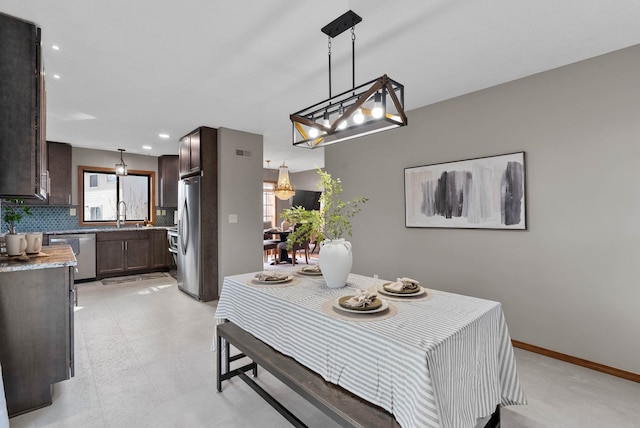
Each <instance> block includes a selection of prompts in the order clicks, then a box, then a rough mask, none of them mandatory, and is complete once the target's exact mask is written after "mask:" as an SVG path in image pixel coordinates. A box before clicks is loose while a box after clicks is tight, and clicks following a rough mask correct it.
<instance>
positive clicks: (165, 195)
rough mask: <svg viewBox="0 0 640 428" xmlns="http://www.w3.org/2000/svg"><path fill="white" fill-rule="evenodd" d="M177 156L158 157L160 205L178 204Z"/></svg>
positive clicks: (172, 206) (175, 205)
mask: <svg viewBox="0 0 640 428" xmlns="http://www.w3.org/2000/svg"><path fill="white" fill-rule="evenodd" d="M178 168H179V165H178V156H177V155H163V156H160V157H158V176H159V177H160V178H159V182H160V183H159V184H160V192H159V193H160V206H161V207H169V208H176V207H177V206H178V180H179V179H180V177H179V174H178Z"/></svg>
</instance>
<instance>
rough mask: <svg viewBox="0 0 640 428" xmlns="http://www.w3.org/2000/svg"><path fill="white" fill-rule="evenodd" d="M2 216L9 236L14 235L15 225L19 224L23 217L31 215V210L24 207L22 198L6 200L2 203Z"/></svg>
mask: <svg viewBox="0 0 640 428" xmlns="http://www.w3.org/2000/svg"><path fill="white" fill-rule="evenodd" d="M2 210H3V211H4V214H3V216H2V219H3V220H4V222H5V223H7V229H8V232H9V233H10V234H14V233H16V225H17V224H18V223H20V221H21V220H22V217H24V216H25V215H32V214H31V208H29V207H28V206H26V205H24V199H22V198H6V199H5V200H4V202H3V203H2Z"/></svg>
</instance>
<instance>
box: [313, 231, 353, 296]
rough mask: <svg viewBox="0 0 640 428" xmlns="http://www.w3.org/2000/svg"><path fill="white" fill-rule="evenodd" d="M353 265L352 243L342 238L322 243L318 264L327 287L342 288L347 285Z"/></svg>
mask: <svg viewBox="0 0 640 428" xmlns="http://www.w3.org/2000/svg"><path fill="white" fill-rule="evenodd" d="M352 263H353V255H352V254H351V242H349V241H345V240H344V239H343V238H340V239H335V240H326V241H324V242H323V243H322V246H321V247H320V255H319V257H318V264H319V265H320V270H321V271H322V276H323V277H324V280H325V282H326V284H327V287H329V288H340V287H344V286H345V285H347V277H348V276H349V273H350V272H351V265H352Z"/></svg>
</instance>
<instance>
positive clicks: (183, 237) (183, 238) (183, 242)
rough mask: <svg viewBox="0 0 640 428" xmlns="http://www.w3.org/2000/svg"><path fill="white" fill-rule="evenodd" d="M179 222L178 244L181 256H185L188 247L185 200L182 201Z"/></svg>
mask: <svg viewBox="0 0 640 428" xmlns="http://www.w3.org/2000/svg"><path fill="white" fill-rule="evenodd" d="M181 222H182V224H181V228H180V244H181V247H182V254H187V246H188V245H189V206H188V205H187V200H186V199H185V201H184V207H183V210H182V219H181ZM185 229H186V230H185Z"/></svg>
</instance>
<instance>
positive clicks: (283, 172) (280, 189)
mask: <svg viewBox="0 0 640 428" xmlns="http://www.w3.org/2000/svg"><path fill="white" fill-rule="evenodd" d="M273 193H274V194H275V195H276V198H278V199H282V200H285V199H289V198H290V197H292V196H293V195H295V194H296V189H295V188H294V187H293V186H292V185H291V182H290V181H289V168H287V166H286V165H285V164H284V161H283V162H282V165H280V172H279V173H278V183H277V184H276V187H275V188H274V189H273Z"/></svg>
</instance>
